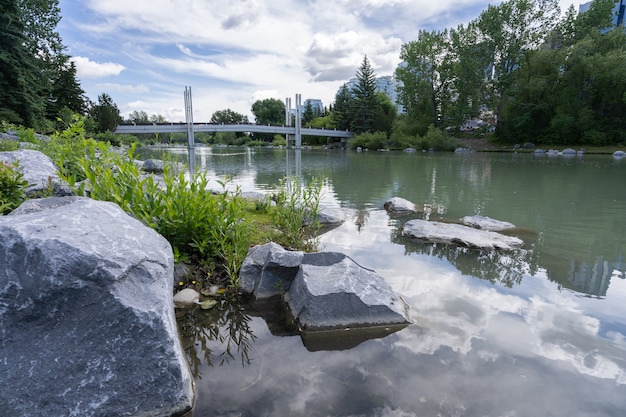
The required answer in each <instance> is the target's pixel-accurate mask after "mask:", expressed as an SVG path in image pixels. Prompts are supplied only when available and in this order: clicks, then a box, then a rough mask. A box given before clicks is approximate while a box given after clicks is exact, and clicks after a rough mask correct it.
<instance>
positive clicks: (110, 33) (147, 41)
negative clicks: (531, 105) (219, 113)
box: [60, 0, 488, 120]
mask: <svg viewBox="0 0 626 417" xmlns="http://www.w3.org/2000/svg"><path fill="white" fill-rule="evenodd" d="M60 4H61V7H62V10H61V12H62V16H63V20H62V25H61V29H63V30H62V31H61V35H62V37H63V39H64V42H65V43H67V44H68V46H69V49H70V51H71V53H72V55H75V56H76V57H75V58H74V60H75V62H76V65H77V71H78V76H79V78H80V79H81V80H83V81H84V82H83V88H84V89H85V91H86V92H87V95H88V96H89V97H91V98H95V96H96V94H99V93H101V92H102V91H101V90H102V89H103V88H104V89H107V90H111V91H112V92H115V93H116V95H115V98H116V99H117V100H121V102H122V103H130V102H135V101H138V100H142V101H145V102H147V103H150V105H151V106H153V107H154V106H156V105H157V104H156V103H159V105H160V106H162V107H160V109H159V110H160V111H158V113H160V114H163V113H166V112H167V111H168V109H169V108H170V107H172V106H174V107H180V104H179V102H182V89H183V87H184V86H186V85H190V86H192V87H194V92H196V91H197V92H198V93H199V94H194V110H195V109H197V111H198V112H199V113H200V114H202V115H203V117H201V118H200V119H199V120H204V118H205V116H204V115H208V117H210V114H211V113H212V112H214V111H216V110H220V109H224V108H232V109H233V110H235V111H238V112H240V113H244V114H248V115H249V113H250V105H251V104H252V102H253V101H254V100H251V99H250V98H251V97H255V96H256V95H257V93H256V92H258V91H273V92H276V97H279V98H281V99H282V98H284V97H287V96H289V97H293V96H294V95H295V94H296V93H301V94H302V95H303V99H306V98H318V99H321V100H322V101H323V102H324V104H326V105H328V104H331V103H332V101H333V100H334V96H335V93H336V91H337V89H338V88H339V86H341V85H342V84H343V83H344V82H346V81H347V80H348V79H349V78H351V77H353V76H354V74H355V72H356V70H357V69H358V67H359V65H360V63H361V61H362V59H363V56H364V55H366V54H367V56H368V58H369V59H370V61H371V63H372V66H373V68H374V71H375V72H376V74H377V75H390V74H392V73H393V71H394V70H395V68H396V66H397V64H398V62H399V54H400V48H401V45H402V44H403V43H404V42H408V41H411V40H414V39H415V38H416V36H417V31H418V30H420V29H431V28H437V29H445V28H449V27H454V26H456V25H457V24H459V23H463V22H467V21H468V20H470V19H474V18H476V17H477V16H478V14H479V13H480V11H481V10H483V9H484V8H485V7H486V6H487V4H488V3H487V2H486V1H485V0H458V1H455V2H450V1H442V2H421V1H420V2H416V1H410V0H365V1H356V0H316V1H310V2H296V1H294V0H276V1H272V2H264V1H261V0H239V1H237V2H234V3H233V2H232V1H230V0H213V1H211V2H180V1H174V0H150V1H148V0H136V1H133V2H128V1H127V0H109V1H106V2H102V1H96V0H88V1H87V2H79V1H78V0H63V1H62V2H61V3H60ZM107 76H117V78H116V80H115V83H111V84H109V83H100V84H90V83H89V82H88V80H90V79H97V78H103V77H107ZM168 100H170V101H171V102H169V103H168V102H167V101H168Z"/></svg>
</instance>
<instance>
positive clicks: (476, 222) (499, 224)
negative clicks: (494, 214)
mask: <svg viewBox="0 0 626 417" xmlns="http://www.w3.org/2000/svg"><path fill="white" fill-rule="evenodd" d="M461 222H462V223H463V224H464V225H466V226H470V227H474V228H476V229H481V230H491V231H492V232H499V231H502V230H507V229H513V228H514V227H515V225H514V224H513V223H509V222H503V221H501V220H495V219H492V218H490V217H486V216H465V217H463V218H462V219H461Z"/></svg>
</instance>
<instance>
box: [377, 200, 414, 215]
mask: <svg viewBox="0 0 626 417" xmlns="http://www.w3.org/2000/svg"><path fill="white" fill-rule="evenodd" d="M383 207H384V208H385V210H387V211H388V212H390V213H393V214H408V213H417V206H416V205H415V204H414V203H412V202H410V201H409V200H406V199H404V198H401V197H392V198H390V199H389V200H387V201H385V204H383Z"/></svg>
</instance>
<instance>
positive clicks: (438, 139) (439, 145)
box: [422, 125, 458, 151]
mask: <svg viewBox="0 0 626 417" xmlns="http://www.w3.org/2000/svg"><path fill="white" fill-rule="evenodd" d="M422 139H424V140H425V141H426V144H427V149H430V148H433V149H435V150H437V151H453V150H454V149H455V148H457V147H458V144H457V142H456V140H455V139H454V138H452V137H450V136H448V135H447V134H446V133H445V132H443V131H441V129H438V128H436V127H435V126H433V125H430V126H428V131H427V132H426V134H425V135H424V137H423V138H422Z"/></svg>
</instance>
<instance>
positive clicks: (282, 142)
mask: <svg viewBox="0 0 626 417" xmlns="http://www.w3.org/2000/svg"><path fill="white" fill-rule="evenodd" d="M272 145H274V146H287V139H285V137H284V136H283V135H278V134H276V135H274V140H272Z"/></svg>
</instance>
